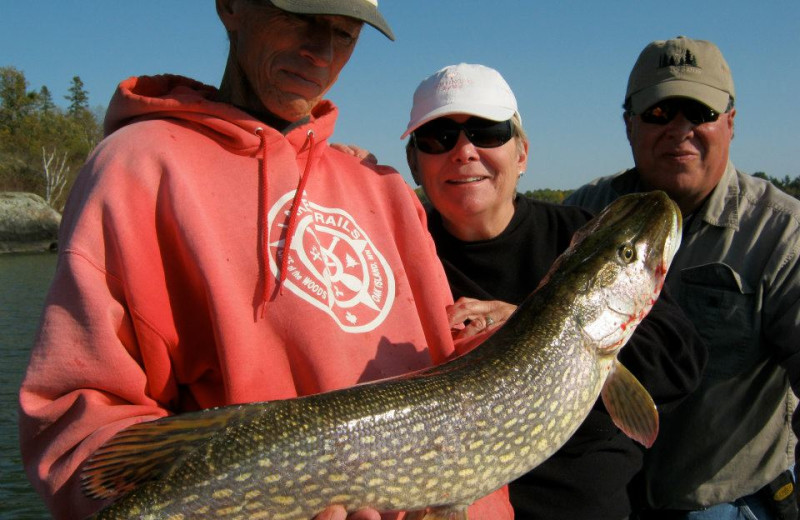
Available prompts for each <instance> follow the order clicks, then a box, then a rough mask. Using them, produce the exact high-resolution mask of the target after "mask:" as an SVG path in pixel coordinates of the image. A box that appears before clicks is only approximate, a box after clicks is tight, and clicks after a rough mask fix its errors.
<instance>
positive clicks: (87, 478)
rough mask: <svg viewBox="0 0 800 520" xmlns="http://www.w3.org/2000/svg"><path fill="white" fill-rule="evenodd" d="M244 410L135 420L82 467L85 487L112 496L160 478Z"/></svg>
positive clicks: (100, 496) (89, 491)
mask: <svg viewBox="0 0 800 520" xmlns="http://www.w3.org/2000/svg"><path fill="white" fill-rule="evenodd" d="M241 415H242V412H241V410H240V409H239V407H233V406H231V407H225V408H216V409H210V410H203V411H201V412H193V413H187V414H182V415H174V416H170V417H164V418H163V419H157V420H155V421H147V422H142V423H138V424H134V425H133V426H129V427H128V428H125V429H124V430H122V431H120V432H119V433H117V434H116V435H115V436H114V437H112V438H111V439H109V440H108V441H106V443H105V444H103V445H102V446H101V447H100V448H99V449H98V450H97V451H95V452H94V453H93V454H92V456H91V457H90V458H89V460H88V461H87V463H86V465H85V466H84V468H83V471H82V473H81V487H82V489H83V492H84V494H85V495H86V496H88V497H90V498H98V499H103V498H112V497H118V496H121V495H123V494H125V493H127V492H129V491H131V490H132V489H133V488H135V487H137V486H139V485H141V484H142V483H143V482H147V481H149V480H155V479H157V478H159V477H161V476H162V475H165V474H167V473H168V472H169V471H170V469H171V468H173V467H174V466H175V464H176V462H177V461H179V460H181V459H182V458H183V457H184V456H185V455H186V454H188V453H190V452H191V451H193V450H194V449H196V448H197V447H198V446H201V445H203V444H205V443H206V442H208V440H209V439H211V438H212V437H213V436H214V435H215V434H216V433H217V432H219V431H220V430H222V429H224V428H225V427H227V426H229V425H230V424H231V423H232V422H234V420H235V419H236V418H237V417H239V416H241Z"/></svg>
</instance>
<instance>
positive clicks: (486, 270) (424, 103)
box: [403, 63, 706, 520]
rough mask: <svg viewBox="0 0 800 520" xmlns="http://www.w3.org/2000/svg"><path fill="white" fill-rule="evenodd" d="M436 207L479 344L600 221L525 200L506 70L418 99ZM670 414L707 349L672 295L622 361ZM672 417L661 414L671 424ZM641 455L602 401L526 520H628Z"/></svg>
mask: <svg viewBox="0 0 800 520" xmlns="http://www.w3.org/2000/svg"><path fill="white" fill-rule="evenodd" d="M406 136H410V139H409V141H408V143H407V146H406V152H407V158H408V164H409V167H410V169H411V172H412V175H413V176H414V179H415V181H416V182H417V183H418V184H421V185H422V187H423V189H424V190H425V194H426V195H427V197H428V199H429V201H430V207H429V208H428V226H429V230H430V232H431V234H432V235H433V238H434V241H435V243H436V247H437V253H438V255H439V257H440V258H441V260H442V263H443V264H444V266H445V271H446V273H447V277H448V281H449V283H450V288H451V291H452V293H453V297H454V298H456V299H457V300H456V303H455V304H454V305H453V306H452V307H451V308H450V309H449V311H448V314H449V316H450V317H451V326H454V327H458V326H460V324H461V323H462V322H466V323H467V326H466V328H464V329H463V330H462V331H461V332H460V333H459V334H462V335H470V334H474V333H476V332H479V331H480V330H482V329H484V328H486V327H496V326H498V325H499V324H501V323H502V322H503V321H504V320H505V319H506V318H507V317H508V316H509V315H510V313H511V312H512V311H513V310H514V308H515V307H516V305H518V304H519V303H521V302H522V300H523V299H524V298H525V297H526V296H527V295H528V294H529V293H530V292H532V291H533V290H534V289H535V288H536V287H537V285H538V284H539V282H540V281H541V279H542V277H543V276H544V275H545V274H546V273H547V271H548V270H549V268H550V265H551V264H552V262H553V261H554V260H555V258H556V257H557V256H558V255H559V254H560V253H561V252H562V251H563V250H564V249H566V248H567V246H568V245H569V242H570V240H571V237H572V235H573V233H574V232H575V231H576V230H577V229H578V228H580V227H581V226H582V225H583V224H584V223H585V222H587V221H588V220H589V219H590V218H591V215H590V214H589V213H588V212H586V211H584V210H582V209H580V208H577V207H569V206H558V205H553V204H547V203H543V202H538V201H534V200H532V199H529V198H526V197H524V196H522V195H520V194H518V193H517V182H518V180H519V178H520V177H521V176H522V174H523V173H524V172H525V169H526V167H527V162H528V150H529V147H528V139H527V137H526V135H525V132H524V130H523V128H522V118H521V117H520V114H519V112H518V109H517V102H516V98H515V96H514V93H513V92H512V91H511V88H510V87H509V86H508V84H507V83H506V81H505V80H504V79H503V78H502V76H501V75H500V74H499V73H498V72H497V71H495V70H493V69H491V68H488V67H484V66H481V65H471V64H463V63H462V64H459V65H453V66H449V67H445V68H443V69H442V70H440V71H438V72H437V73H435V74H434V75H432V76H430V77H428V78H427V79H425V80H424V81H423V82H422V83H421V84H420V85H419V87H418V88H417V90H416V92H415V93H414V103H413V107H412V109H411V119H410V122H409V124H408V128H407V129H406V132H405V133H404V134H403V137H406ZM620 359H621V361H622V362H623V364H624V365H626V366H627V367H628V368H629V369H630V370H631V372H633V373H634V375H636V377H637V378H638V379H639V381H641V383H642V384H643V385H644V386H645V388H647V389H648V391H649V392H650V394H651V395H652V397H653V399H654V400H655V402H656V403H657V404H658V405H659V409H660V410H661V411H662V413H663V412H664V411H666V410H668V409H669V407H670V406H674V405H675V404H676V403H677V402H678V401H680V400H681V399H682V398H683V397H684V396H686V395H687V394H688V393H689V392H690V391H692V390H693V389H694V388H695V387H696V386H697V384H698V383H699V381H700V374H701V372H702V369H703V367H704V365H705V360H706V351H705V348H704V347H703V346H702V344H701V342H700V339H699V337H698V336H697V335H696V333H695V331H694V329H693V327H692V325H691V323H690V322H689V321H688V319H687V318H686V317H685V316H684V315H683V314H682V312H681V311H680V309H679V308H678V307H677V305H675V304H673V303H672V302H671V301H670V300H669V297H668V296H667V297H666V298H665V297H663V296H662V298H661V299H659V301H658V303H656V305H655V306H654V307H653V310H652V312H651V313H650V315H649V316H648V317H647V318H646V319H645V320H644V321H643V322H642V324H641V325H640V326H639V328H638V329H637V331H636V333H635V334H634V335H633V337H632V339H631V340H630V342H629V345H628V346H627V347H625V348H624V349H623V350H622V352H621V355H620ZM663 419H664V416H663V415H662V420H663ZM641 457H642V455H641V451H640V450H639V448H638V447H637V445H635V444H634V442H633V441H632V440H631V439H629V438H628V437H626V436H625V435H624V434H623V433H622V432H620V431H619V430H618V429H617V428H616V426H614V424H613V423H612V421H611V418H610V417H609V415H608V414H607V412H606V411H605V409H604V408H603V405H602V402H600V401H598V403H597V405H596V406H595V409H594V410H593V411H592V412H591V413H590V415H589V417H588V418H587V419H586V421H585V422H584V423H583V425H582V426H581V427H580V428H579V429H578V431H577V432H576V433H575V435H574V436H573V437H572V438H571V439H570V441H569V442H567V444H566V445H565V446H564V447H563V448H562V449H561V450H560V451H558V452H557V453H556V454H555V455H554V456H553V457H551V458H550V459H548V460H547V461H545V463H543V464H542V465H540V466H539V467H537V468H535V469H534V470H533V471H531V472H530V473H528V474H526V475H524V476H523V477H521V478H520V479H518V480H517V481H515V482H513V483H512V484H511V486H510V491H511V499H512V504H513V505H514V508H515V514H516V518H518V519H523V520H525V519H534V518H535V519H539V518H541V519H548V520H552V519H557V518H565V519H567V518H569V519H573V520H576V519H581V518H585V519H592V520H596V519H622V518H626V517H627V516H628V515H629V514H630V513H631V505H630V500H629V497H628V492H627V489H626V488H627V486H628V484H629V483H630V481H631V479H632V478H633V476H634V475H635V474H636V472H637V471H638V470H639V468H640V467H641Z"/></svg>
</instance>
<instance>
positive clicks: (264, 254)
mask: <svg viewBox="0 0 800 520" xmlns="http://www.w3.org/2000/svg"><path fill="white" fill-rule="evenodd" d="M256 135H258V137H259V139H260V140H261V144H260V146H259V148H260V151H261V165H260V168H259V175H260V176H261V190H262V191H261V196H262V199H263V201H264V202H263V204H261V226H262V229H263V235H262V242H261V258H262V261H263V262H264V266H263V270H264V292H263V293H262V295H261V312H260V313H259V315H260V317H261V318H262V319H263V318H264V316H265V314H266V310H267V302H268V301H269V293H270V285H269V280H270V278H271V276H270V270H269V258H270V257H269V222H268V218H267V204H268V203H269V199H268V198H267V195H268V191H267V138H266V136H265V135H264V131H263V129H262V128H260V127H259V128H257V129H256ZM306 144H308V156H307V157H308V158H307V160H306V166H305V169H304V170H303V175H302V177H300V181H299V183H298V186H297V191H296V192H295V194H294V199H293V200H292V207H291V209H290V211H289V224H288V225H287V228H286V236H285V239H284V245H283V252H282V254H281V265H280V270H279V273H278V288H279V289H280V294H283V286H284V282H285V281H286V274H287V272H288V268H289V254H290V252H291V247H292V240H293V239H294V234H295V229H296V228H297V214H298V212H299V209H300V201H301V200H302V198H303V193H304V192H305V189H306V183H307V182H308V178H309V176H310V175H309V174H310V172H311V156H312V153H313V151H314V131H313V130H309V131H308V133H307V134H306ZM304 146H305V145H304Z"/></svg>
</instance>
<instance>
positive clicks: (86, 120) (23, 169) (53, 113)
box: [0, 67, 800, 211]
mask: <svg viewBox="0 0 800 520" xmlns="http://www.w3.org/2000/svg"><path fill="white" fill-rule="evenodd" d="M68 92H69V94H68V95H66V96H64V97H65V99H66V101H67V102H68V105H67V107H66V108H60V107H58V106H57V105H56V104H55V103H54V101H53V96H52V94H51V93H50V90H49V89H48V88H47V86H42V87H41V88H40V89H39V90H29V89H28V81H27V80H26V79H25V75H24V74H23V73H22V71H20V70H18V69H16V68H15V67H0V191H27V192H32V193H36V194H39V195H41V196H42V197H43V198H44V199H45V200H46V201H47V202H48V203H49V204H50V205H51V206H53V208H55V209H56V210H58V211H61V210H62V209H63V207H64V202H65V200H66V196H67V193H68V192H69V188H70V187H71V186H72V182H73V181H74V179H75V175H77V172H78V170H79V169H80V167H81V166H82V165H83V163H84V162H85V161H86V158H87V157H88V155H89V153H90V152H91V151H92V149H93V148H94V146H95V145H96V144H97V143H98V142H100V139H101V138H102V135H103V132H102V122H101V117H100V116H98V115H97V114H96V113H94V112H93V111H92V110H91V109H90V108H89V94H88V92H87V91H86V89H85V88H84V85H83V81H81V79H80V77H79V76H74V77H73V78H72V82H71V83H70V87H69V91H68ZM753 175H754V176H755V177H760V178H762V179H765V180H768V181H770V182H772V184H774V185H775V186H777V187H778V188H780V189H782V190H783V191H785V192H786V193H788V194H789V195H792V196H793V197H795V198H797V199H800V175H799V176H797V177H795V178H794V179H790V178H789V176H788V175H786V176H785V177H784V178H783V179H779V178H775V177H770V176H769V175H767V174H766V173H764V172H756V173H754V174H753ZM416 191H417V194H418V195H420V196H421V198H422V199H423V200H425V199H424V195H423V193H422V190H421V188H417V190H416ZM573 191H574V190H553V189H537V190H529V191H526V192H525V193H524V195H525V196H526V197H531V198H534V199H538V200H543V201H546V202H552V203H556V204H559V203H561V202H563V201H564V199H565V198H566V197H568V196H569V194H570V193H572V192H573Z"/></svg>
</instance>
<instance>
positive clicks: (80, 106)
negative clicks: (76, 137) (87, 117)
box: [64, 76, 89, 117]
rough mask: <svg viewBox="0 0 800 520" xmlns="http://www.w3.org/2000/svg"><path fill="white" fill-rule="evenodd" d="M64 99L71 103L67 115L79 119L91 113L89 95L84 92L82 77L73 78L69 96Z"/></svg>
mask: <svg viewBox="0 0 800 520" xmlns="http://www.w3.org/2000/svg"><path fill="white" fill-rule="evenodd" d="M64 98H65V99H66V100H67V101H69V107H67V114H69V115H70V116H72V117H78V116H81V115H84V114H85V113H86V112H88V111H89V93H88V92H86V90H84V88H83V81H81V78H80V76H73V78H72V86H71V87H69V95H68V96H64Z"/></svg>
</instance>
